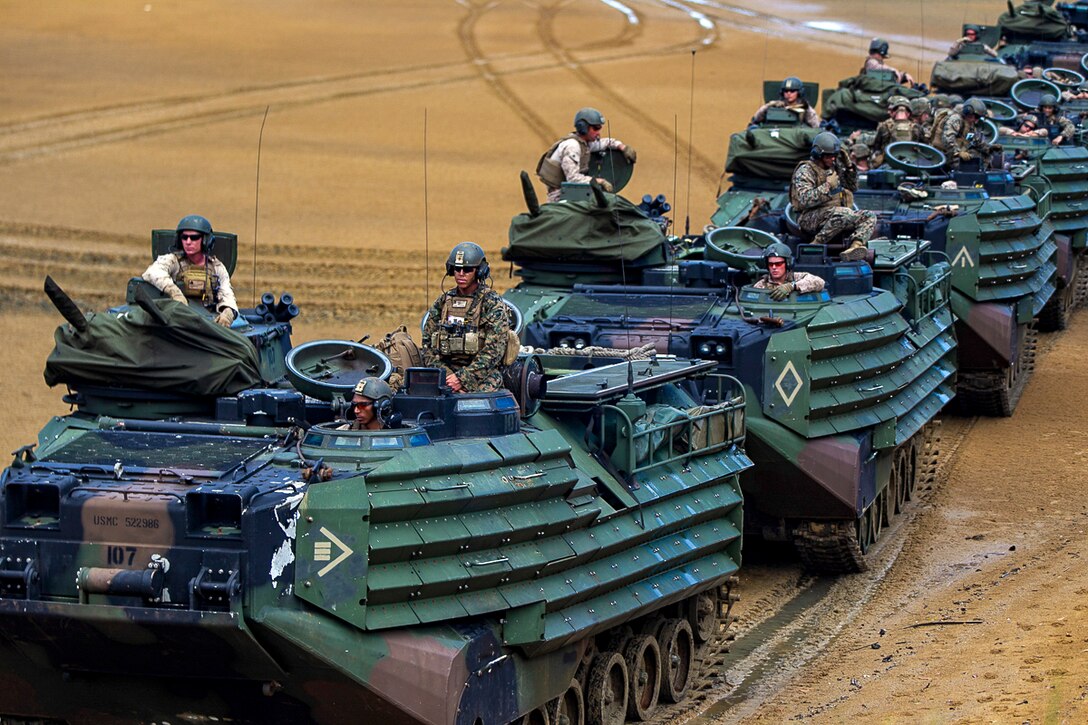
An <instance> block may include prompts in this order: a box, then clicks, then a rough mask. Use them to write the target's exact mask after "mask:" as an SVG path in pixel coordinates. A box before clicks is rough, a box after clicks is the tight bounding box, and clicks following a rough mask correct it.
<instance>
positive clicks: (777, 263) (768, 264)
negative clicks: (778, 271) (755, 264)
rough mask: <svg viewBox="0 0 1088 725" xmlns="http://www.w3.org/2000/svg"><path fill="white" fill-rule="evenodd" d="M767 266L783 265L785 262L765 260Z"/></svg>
mask: <svg viewBox="0 0 1088 725" xmlns="http://www.w3.org/2000/svg"><path fill="white" fill-rule="evenodd" d="M767 266H768V267H785V266H786V263H785V262H767Z"/></svg>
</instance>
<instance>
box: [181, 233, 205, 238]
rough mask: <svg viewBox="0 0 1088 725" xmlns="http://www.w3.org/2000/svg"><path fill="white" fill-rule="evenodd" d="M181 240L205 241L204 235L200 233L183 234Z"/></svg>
mask: <svg viewBox="0 0 1088 725" xmlns="http://www.w3.org/2000/svg"><path fill="white" fill-rule="evenodd" d="M181 238H182V239H203V238H204V235H203V234H200V233H199V232H182V233H181Z"/></svg>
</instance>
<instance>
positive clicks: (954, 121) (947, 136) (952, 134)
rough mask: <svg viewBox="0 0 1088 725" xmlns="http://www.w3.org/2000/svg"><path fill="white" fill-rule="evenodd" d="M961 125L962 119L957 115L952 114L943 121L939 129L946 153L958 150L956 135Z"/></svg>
mask: <svg viewBox="0 0 1088 725" xmlns="http://www.w3.org/2000/svg"><path fill="white" fill-rule="evenodd" d="M962 126H963V119H962V118H960V117H959V116H955V115H953V116H952V117H950V118H949V119H948V120H947V121H945V123H944V128H942V129H941V143H942V144H944V149H945V151H946V152H947V153H955V152H956V151H958V150H959V143H958V142H957V137H958V136H959V133H960V128H961V127H962Z"/></svg>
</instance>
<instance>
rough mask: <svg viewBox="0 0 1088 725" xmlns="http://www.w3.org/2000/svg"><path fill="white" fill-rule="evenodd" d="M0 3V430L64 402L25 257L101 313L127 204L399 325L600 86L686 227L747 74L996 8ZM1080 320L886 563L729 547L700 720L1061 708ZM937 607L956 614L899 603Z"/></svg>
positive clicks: (1072, 549)
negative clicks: (732, 624)
mask: <svg viewBox="0 0 1088 725" xmlns="http://www.w3.org/2000/svg"><path fill="white" fill-rule="evenodd" d="M2 7H3V17H4V23H3V24H0V61H2V63H3V67H4V69H5V70H6V71H7V72H6V73H5V76H4V82H3V84H0V99H2V101H3V102H2V103H0V170H2V171H3V173H4V177H5V183H4V184H2V185H0V252H2V253H3V254H4V257H5V260H6V261H7V264H5V265H4V266H3V267H2V268H0V339H2V340H3V345H0V366H2V367H3V370H4V373H5V374H4V375H3V376H0V399H2V400H3V401H4V404H5V406H6V408H7V410H8V411H9V412H8V416H7V418H6V419H5V425H4V426H3V429H2V431H0V450H2V451H5V452H6V451H10V450H13V449H14V448H15V447H17V446H19V445H22V444H24V443H28V442H31V441H32V440H33V439H34V436H35V435H36V432H37V430H38V429H39V428H40V427H41V425H42V424H43V423H44V422H45V420H46V419H47V418H48V416H50V415H55V414H60V413H63V412H65V411H66V406H64V405H63V404H62V403H61V402H60V395H61V393H62V392H63V391H56V390H53V391H51V390H48V389H47V388H46V387H45V385H44V383H43V382H42V378H41V371H42V367H43V364H44V359H45V356H46V355H47V354H48V352H49V350H50V349H51V346H52V342H51V340H52V330H53V328H54V327H55V326H56V324H57V323H58V322H59V317H58V316H57V315H56V314H55V313H54V312H52V311H51V310H49V309H46V308H45V306H44V298H43V296H42V295H41V292H40V290H41V283H42V278H43V276H44V275H45V274H46V273H48V274H52V275H53V276H54V277H55V278H56V279H57V281H58V282H59V283H60V284H61V285H62V286H64V287H65V288H66V289H68V290H69V291H70V292H71V293H72V294H73V296H75V297H76V298H77V299H78V300H79V301H80V302H81V303H82V304H84V305H85V306H86V307H87V308H88V309H100V308H101V307H102V306H104V305H106V304H109V303H113V302H115V301H117V300H118V299H119V298H120V296H121V294H122V290H123V286H124V283H125V280H126V279H127V278H128V277H129V276H131V275H133V274H138V273H139V272H140V271H141V270H142V268H143V267H144V266H145V265H146V264H147V262H148V261H149V244H148V232H149V230H150V229H151V228H155V227H169V226H171V225H172V224H174V223H175V222H176V220H177V219H179V218H180V217H182V216H184V215H186V214H189V213H194V212H195V213H202V214H205V215H207V216H208V217H210V218H211V220H212V222H213V223H214V224H215V226H216V227H217V228H220V229H225V230H232V231H236V232H238V233H239V235H240V238H241V244H242V249H243V254H242V258H241V260H240V263H239V267H238V270H237V271H236V273H235V277H234V280H235V286H236V289H237V290H238V293H239V298H240V299H241V300H243V301H245V300H250V299H252V297H253V295H254V294H256V293H260V292H263V291H266V290H270V291H275V292H283V291H289V292H291V293H293V294H294V295H295V298H296V299H297V300H298V302H299V304H300V306H301V307H302V310H303V316H302V318H300V321H299V324H298V325H297V327H296V334H295V338H296V341H303V340H308V339H315V338H320V337H342V338H358V337H360V336H362V335H364V334H367V333H370V334H380V333H383V332H385V331H387V330H389V329H391V328H392V327H394V326H395V325H397V324H401V323H402V322H403V323H407V324H409V326H410V327H412V326H414V325H415V324H417V321H418V319H419V316H420V314H421V313H422V312H423V311H424V309H425V308H426V306H427V304H428V303H429V301H430V300H431V299H432V298H433V297H434V296H435V295H436V294H437V291H438V289H439V285H440V283H441V272H440V271H439V270H440V263H441V261H442V259H443V258H444V256H445V254H446V252H447V251H448V249H449V248H450V247H451V246H452V245H453V244H455V243H456V242H458V241H460V240H462V239H473V240H476V241H479V242H480V243H481V244H483V246H484V247H485V249H487V251H488V253H489V255H490V256H491V258H492V260H493V267H495V268H496V269H498V268H501V267H502V265H501V263H498V260H499V250H500V248H501V247H502V245H503V243H504V240H505V237H506V230H507V226H508V224H509V220H510V217H511V216H512V215H514V214H515V213H518V212H519V211H521V210H522V206H523V202H522V199H521V193H520V189H519V187H518V183H517V174H518V171H520V170H521V169H531V168H532V167H533V166H534V165H535V163H536V160H537V158H538V157H539V154H540V153H541V152H542V151H543V150H544V148H546V147H547V145H548V144H549V143H550V142H551V141H552V140H554V139H555V138H558V137H559V136H560V135H562V134H563V133H565V132H566V130H567V128H568V126H569V124H570V120H571V118H572V116H573V113H574V111H575V110H576V109H577V108H579V107H581V106H585V105H593V106H597V107H599V108H601V110H602V111H604V113H605V115H606V116H607V117H608V119H609V129H608V131H609V132H610V133H612V134H613V135H615V136H616V137H618V138H621V139H623V140H624V141H626V142H627V143H629V144H631V145H632V146H634V147H636V148H637V149H638V151H639V164H638V168H637V170H636V174H635V180H634V182H633V185H632V188H631V195H632V196H635V197H637V196H638V195H641V194H643V193H654V194H657V193H665V194H667V195H668V197H669V198H670V201H671V202H672V204H673V207H674V209H675V210H676V214H675V216H676V223H677V227H678V228H680V229H681V230H682V229H683V227H684V226H688V227H690V228H691V229H696V230H697V229H700V228H702V226H703V225H704V224H705V223H706V221H707V220H708V219H709V216H710V213H711V211H712V210H713V199H714V196H715V192H716V189H717V187H718V182H719V175H720V171H721V167H722V164H723V162H724V159H725V150H726V146H727V140H728V133H729V132H731V131H734V130H738V129H740V128H742V127H743V126H744V125H745V123H746V121H747V119H748V117H749V116H750V114H751V112H752V111H753V110H754V109H755V107H756V106H758V104H759V103H760V101H761V98H762V80H763V79H764V78H768V79H779V78H782V77H784V76H786V75H792V74H799V75H801V76H802V77H804V78H805V80H810V81H818V82H819V83H820V84H821V85H822V86H823V87H828V86H833V85H834V84H835V83H836V82H837V81H838V80H839V79H840V78H844V77H847V76H850V75H853V74H855V73H856V72H857V69H858V67H859V66H860V64H861V61H862V58H863V57H864V51H865V48H866V47H867V45H868V42H869V38H871V37H872V36H875V35H881V36H884V37H886V38H888V40H889V41H890V43H891V45H892V58H891V62H892V63H893V64H895V65H897V66H899V67H900V68H902V69H904V70H907V71H909V72H911V73H912V74H915V75H918V76H919V77H925V76H926V75H927V74H928V67H929V65H930V64H932V62H933V61H934V60H936V59H938V58H939V57H941V56H942V55H943V52H944V49H945V48H946V47H947V45H948V43H949V42H950V41H951V40H952V39H954V38H956V37H958V35H959V25H960V24H961V23H962V22H963V21H964V20H977V21H981V22H990V21H992V19H993V18H996V16H997V14H998V13H1000V12H1001V11H1002V10H1003V5H1002V4H1001V3H1000V2H994V1H986V2H981V1H972V2H963V3H939V4H938V3H922V2H918V3H915V4H905V3H874V2H862V1H860V0H841V1H838V2H827V3H818V4H814V3H807V2H778V3H774V4H768V3H761V2H756V1H755V0H737V1H736V2H733V3H724V2H698V3H696V2H687V1H682V0H658V1H650V0H639V1H637V2H634V1H632V2H628V3H626V4H623V3H618V2H609V3H604V2H597V1H594V0H539V1H536V0H519V1H518V2H513V1H507V2H485V1H484V0H449V1H448V2H447V1H442V0H437V1H436V0H414V1H412V0H410V1H408V2H396V3H394V2H377V1H375V2H367V3H358V2H353V1H351V0H336V1H332V0H327V1H324V2H317V3H309V4H305V5H300V4H297V3H291V2H286V1H285V0H261V1H259V2H258V1H257V0H248V1H246V0H243V1H240V2H233V3H230V4H224V3H220V2H212V0H188V1H187V2H185V3H179V2H155V1H154V0H152V1H151V2H147V3H134V2H128V1H127V0H124V1H122V0H103V1H102V2H97V3H84V2H76V1H75V0H67V1H58V2H50V3H44V4H43V3H16V2H4V3H3V4H2ZM692 51H695V52H694V53H693V52H692ZM266 112H267V118H266V116H265V114H266ZM262 123H263V126H264V130H263V137H262V136H261V128H262ZM259 138H262V141H261V144H260V177H259V194H258V193H257V187H258V184H257V182H258V177H257V166H258V164H257V162H258V153H257V152H258V139H259ZM498 284H499V285H500V287H502V286H505V285H509V284H511V281H510V280H508V279H506V278H505V275H499V280H498ZM1082 316H1083V315H1082ZM1086 324H1088V323H1086V322H1085V321H1084V320H1083V319H1078V320H1076V322H1075V324H1074V326H1073V327H1072V329H1070V330H1069V331H1068V332H1067V333H1066V334H1065V335H1064V336H1063V337H1062V338H1061V339H1060V340H1058V341H1057V342H1056V343H1054V344H1053V346H1052V349H1050V350H1049V351H1047V352H1046V353H1045V354H1044V355H1043V357H1042V360H1041V361H1040V364H1039V366H1038V371H1037V373H1036V376H1037V378H1036V380H1035V381H1034V382H1033V383H1032V384H1031V386H1030V387H1029V389H1028V391H1027V393H1026V395H1025V397H1024V399H1023V401H1022V402H1021V406H1020V410H1019V411H1018V412H1017V415H1016V417H1015V418H1013V419H1011V420H1000V421H993V420H981V421H978V422H977V423H975V424H974V425H973V427H972V428H971V430H970V431H969V433H968V434H967V436H966V437H965V438H963V443H962V445H961V446H960V448H959V457H958V458H957V459H956V461H955V465H954V466H953V467H952V468H951V469H950V470H949V471H948V476H947V478H946V480H945V483H943V484H942V485H941V486H940V487H939V488H938V489H937V490H935V491H933V492H931V495H930V497H929V499H928V500H927V502H926V503H925V508H924V510H922V511H921V512H920V514H919V516H918V518H917V519H916V520H915V521H914V522H911V523H910V525H909V526H908V527H907V532H906V534H904V535H903V536H902V538H901V539H899V540H898V541H899V543H897V544H893V545H892V546H890V547H888V551H887V552H886V555H887V557H888V559H887V561H888V562H889V563H888V565H887V568H886V569H880V570H878V571H877V572H875V573H873V574H872V575H863V577H855V578H852V580H851V581H845V582H840V583H835V584H830V583H821V582H816V583H813V582H811V581H808V580H804V581H801V580H800V579H799V575H798V574H797V573H796V572H795V570H794V569H791V568H790V567H791V565H790V564H764V565H753V566H752V567H751V568H750V570H749V571H747V573H746V574H745V577H744V585H745V600H744V602H743V607H742V610H741V611H742V616H746V617H748V623H747V625H745V623H744V622H742V632H747V634H745V635H744V637H743V638H742V640H741V641H740V642H738V644H737V648H736V650H737V652H736V654H737V660H738V662H739V661H744V662H747V663H752V667H753V669H751V670H749V671H740V670H737V671H729V672H727V673H725V679H726V680H727V681H728V682H731V683H733V685H730V686H726V685H723V686H722V689H721V690H720V692H717V693H716V698H715V699H718V700H720V701H718V702H715V703H714V704H711V705H709V707H710V709H709V710H708V711H707V712H706V713H704V715H703V716H702V717H703V718H704V720H722V721H734V720H741V719H748V720H753V721H768V722H778V721H782V720H786V719H791V718H795V717H798V716H800V717H803V718H808V717H813V718H815V719H818V720H821V721H826V722H841V721H844V720H848V719H855V718H857V719H861V718H866V719H874V720H879V721H896V720H901V721H914V720H926V721H951V720H955V721H969V722H976V721H977V722H982V721H999V722H1008V721H1014V719H1015V721H1017V722H1019V721H1025V720H1031V721H1041V720H1047V721H1053V722H1060V721H1069V722H1074V721H1084V720H1085V719H1086V717H1085V716H1086V709H1085V707H1086V706H1085V698H1086V696H1088V672H1086V666H1085V662H1086V661H1088V656H1086V651H1088V642H1086V640H1085V638H1086V636H1088V635H1086V634H1085V632H1086V631H1088V627H1086V626H1085V625H1086V622H1085V607H1086V605H1088V604H1086V603H1088V596H1086V595H1088V577H1086V576H1085V574H1086V565H1085V559H1084V556H1085V552H1084V551H1083V548H1084V541H1085V538H1084V529H1085V524H1086V520H1085V519H1086V516H1088V513H1086V509H1085V505H1086V504H1085V501H1086V500H1088V499H1086V497H1085V496H1084V493H1083V491H1082V490H1081V489H1082V483H1083V481H1084V473H1083V471H1084V470H1085V461H1084V457H1085V451H1086V450H1088V449H1086V448H1085V445H1084V444H1083V440H1084V432H1085V426H1086V425H1088V424H1086V423H1085V417H1084V415H1083V413H1082V412H1081V411H1080V408H1079V405H1078V402H1079V401H1080V400H1082V399H1084V398H1085V397H1086V393H1088V384H1086V380H1085V373H1084V372H1083V370H1082V369H1081V368H1082V367H1083V366H1082V365H1079V363H1080V361H1081V360H1083V359H1085V349H1084V348H1085V345H1086V344H1088V341H1086V338H1088V329H1086ZM1044 344H1049V343H1044ZM900 547H901V551H898V556H897V557H895V556H893V554H895V553H896V552H895V551H893V550H894V549H898V548H900ZM1014 547H1015V548H1014ZM881 572H883V573H881ZM865 577H868V578H865ZM799 582H800V584H801V586H798V583H799ZM812 591H816V593H815V594H813V593H810V592H812ZM806 597H808V598H817V599H818V601H819V602H820V603H821V605H819V606H816V607H814V609H815V611H812V610H810V611H811V612H812V616H813V617H815V618H809V619H805V620H803V621H799V622H798V623H796V624H792V625H790V624H783V625H781V626H780V627H779V629H778V630H776V631H775V632H774V633H771V632H770V631H769V630H771V629H773V627H772V626H771V625H768V626H767V628H766V629H762V630H761V629H759V628H758V626H757V625H758V621H759V620H760V618H761V617H763V616H769V617H771V619H774V616H773V615H772V614H768V613H775V612H780V611H782V608H783V607H784V606H786V605H787V604H788V603H789V602H794V601H797V602H800V604H798V605H797V606H798V607H802V605H803V604H804V602H805V598H806ZM744 607H747V609H745V608H744ZM786 611H787V612H789V611H790V610H788V609H787V610H786ZM817 615H818V616H817ZM779 619H782V618H781V617H780V618H779ZM951 620H955V621H963V622H975V621H978V623H964V624H933V625H927V626H920V627H914V626H912V625H917V624H925V623H927V622H937V621H942V622H948V621H951ZM772 624H775V625H777V624H778V622H777V620H776V621H775V622H772ZM881 630H883V631H884V634H881ZM764 636H766V637H767V641H768V642H769V641H771V639H772V637H776V638H777V639H774V641H775V642H776V647H777V648H778V649H777V650H776V651H775V652H769V653H760V652H759V647H760V644H761V642H762V641H763V640H762V639H761V638H762V637H764ZM873 645H880V647H879V649H876V648H874V647H873ZM753 653H754V654H755V655H758V656H757V657H755V659H751V657H752V656H753ZM784 653H786V654H789V656H788V657H786V656H780V655H783V654H784ZM721 698H724V699H721Z"/></svg>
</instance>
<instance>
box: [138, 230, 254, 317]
mask: <svg viewBox="0 0 1088 725" xmlns="http://www.w3.org/2000/svg"><path fill="white" fill-rule="evenodd" d="M214 248H215V235H214V234H213V233H212V224H211V222H209V221H208V220H207V219H205V218H204V217H202V216H199V215H197V214H191V215H189V216H187V217H184V218H182V220H181V221H179V222H178V226H177V229H176V230H175V236H174V251H172V252H168V253H166V254H163V255H160V256H159V257H158V258H157V259H156V260H155V261H154V262H152V263H151V264H150V265H149V266H148V268H147V269H146V270H144V273H143V278H144V280H145V281H147V282H150V283H151V284H153V285H155V287H156V288H158V289H159V291H161V292H163V293H165V294H166V295H168V296H169V297H170V298H171V299H172V300H174V301H175V302H180V303H182V304H187V303H188V301H189V300H193V301H195V302H199V303H200V304H201V305H202V306H204V307H205V308H207V309H208V310H210V311H212V312H213V313H215V322H216V324H218V325H222V326H223V327H230V326H231V323H232V322H234V320H235V319H237V318H238V302H237V301H236V300H235V298H234V288H233V287H231V284H230V273H229V272H227V268H226V266H225V265H224V264H223V263H222V262H220V261H219V260H218V259H216V258H215V256H213V255H212V251H213V249H214Z"/></svg>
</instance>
